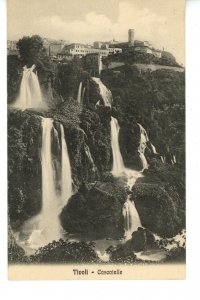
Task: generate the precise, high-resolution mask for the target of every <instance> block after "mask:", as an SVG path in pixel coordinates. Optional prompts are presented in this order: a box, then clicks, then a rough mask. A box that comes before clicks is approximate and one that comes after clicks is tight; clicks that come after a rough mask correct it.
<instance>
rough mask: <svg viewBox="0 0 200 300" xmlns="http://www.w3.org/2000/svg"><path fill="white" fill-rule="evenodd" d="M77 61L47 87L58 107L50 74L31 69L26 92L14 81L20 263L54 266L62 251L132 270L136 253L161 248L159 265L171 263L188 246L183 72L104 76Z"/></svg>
mask: <svg viewBox="0 0 200 300" xmlns="http://www.w3.org/2000/svg"><path fill="white" fill-rule="evenodd" d="M72 63H73V64H74V65H72ZM72 63H68V64H65V65H61V66H58V67H57V68H58V70H57V72H56V73H55V75H54V76H55V78H54V79H52V80H51V84H50V85H49V84H48V86H50V87H51V89H52V91H51V94H52V95H55V97H56V104H55V105H53V106H52V103H50V102H48V93H47V90H45V89H47V84H46V82H47V81H48V80H49V79H48V78H49V77H48V76H49V75H48V74H46V73H45V72H47V71H44V70H43V73H42V72H41V69H40V68H38V67H37V66H36V70H37V69H38V75H37V74H36V73H35V71H34V68H35V67H34V66H33V67H30V68H27V67H24V71H23V75H22V77H21V78H22V80H21V86H20V87H19V86H14V84H15V83H16V80H13V78H14V77H13V75H12V76H10V80H9V81H8V84H9V85H10V86H12V89H14V88H15V89H16V91H17V88H18V90H19V91H20V92H19V96H18V97H16V98H15V99H17V100H16V101H15V99H12V101H11V100H9V106H8V110H9V115H8V145H9V147H8V156H9V161H8V163H9V174H8V178H9V195H8V196H9V198H8V206H9V219H10V226H11V229H12V232H13V235H14V238H15V240H16V243H17V244H18V245H19V246H20V247H22V249H24V251H25V254H24V255H23V257H25V258H20V259H21V260H22V262H23V259H25V260H27V261H31V262H35V261H37V262H43V261H44V259H49V260H50V259H51V260H53V257H55V256H56V255H57V254H56V253H59V251H61V249H62V251H64V252H63V253H65V254H64V256H63V257H66V258H65V260H66V261H65V262H66V263H67V262H71V261H78V262H79V261H81V260H82V259H83V260H84V259H86V257H87V259H86V261H87V262H97V261H98V260H99V261H100V262H102V261H104V262H120V260H122V261H124V262H125V261H129V259H130V262H132V263H133V262H138V261H140V260H142V257H146V256H145V255H143V256H142V255H138V258H137V257H136V256H135V254H134V253H138V252H141V251H144V253H145V251H146V250H149V249H151V250H152V249H154V250H155V249H156V251H157V252H158V254H159V255H158V260H159V257H162V259H161V260H164V261H165V260H166V261H168V260H169V257H170V259H171V260H173V257H174V255H175V254H174V252H176V254H177V252H180V253H181V255H182V253H183V248H184V247H183V243H182V244H181V243H180V242H179V240H178V241H177V238H176V239H175V237H176V235H177V234H179V233H180V232H181V231H182V230H183V229H185V202H184V144H183V141H184V124H183V122H184V120H183V119H182V113H183V112H184V99H183V93H182V91H183V89H184V83H183V78H182V76H183V74H182V73H181V74H180V73H177V72H175V71H174V72H173V71H171V70H170V71H166V70H165V71H163V70H156V71H154V72H152V73H150V74H148V73H147V72H145V73H144V74H141V73H140V72H138V71H137V70H136V69H134V67H132V66H127V65H126V66H121V67H120V68H119V70H118V72H117V73H116V70H114V71H113V70H109V69H108V70H102V72H101V74H100V78H97V77H91V76H90V74H89V73H87V72H86V71H85V70H84V68H83V67H84V66H81V67H80V68H79V65H78V63H77V62H72ZM75 66H76V68H75ZM19 70H20V69H18V72H19ZM64 70H65V71H64ZM39 71H40V72H39ZM63 74H64V75H63ZM47 75H48V76H47ZM37 76H38V77H37ZM45 76H46V77H45ZM63 76H64V78H63ZM45 80H46V81H45ZM66 81H67V85H68V87H67V92H65V89H66V86H64V82H66ZM39 82H40V83H39ZM62 82H63V83H62ZM70 82H71V83H70ZM174 82H176V85H175V84H174ZM69 84H71V86H70V88H69ZM166 84H167V85H168V86H170V88H171V94H170V90H167V92H166V93H165V89H166ZM155 86H156V87H157V91H158V92H157V93H156V92H155V90H156V89H155ZM107 87H109V89H108V88H107ZM177 87H178V88H177ZM44 91H45V92H44ZM172 92H173V94H176V95H175V96H174V97H173V96H172V97H171V95H172ZM15 94H16V93H15ZM44 94H45V96H44ZM179 94H180V95H179ZM13 95H14V94H13ZM169 95H170V96H169ZM61 96H62V97H61ZM9 99H10V98H9ZM173 101H174V102H173ZM13 103H14V104H13ZM166 124H169V126H166ZM154 145H155V146H154ZM166 224H167V226H166ZM157 236H159V238H157ZM181 237H182V235H181ZM170 239H171V240H170ZM174 239H175V241H177V242H174ZM164 241H165V242H164ZM91 243H95V245H94V246H92V244H91ZM169 243H172V244H173V245H175V246H173V249H171V248H170V249H168V248H169V247H168V246H169ZM12 247H13V246H12ZM15 247H17V246H15ZM56 249H57V250H56ZM75 249H77V251H78V252H77V253H79V254H77V256H76V257H75V254H74V253H75V252H74V251H75ZM52 251H55V254H54V256H53V252H52ZM163 251H164V252H165V255H164V256H163V255H162V256H161V255H160V253H161V252H163ZM11 252H12V251H11ZM172 252H173V253H172ZM51 253H52V254H51ZM69 253H70V255H69ZM81 253H86V254H87V255H86V256H85V258H84V257H83V254H81ZM127 253H128V254H127ZM30 254H31V255H30ZM162 254H163V253H162ZM12 255H13V254H11V256H12ZM65 255H66V256H65ZM127 255H128V256H127ZM139 257H140V258H139ZM60 259H61V258H60ZM62 259H64V258H62ZM145 259H146V258H145ZM150 259H151V257H150ZM18 261H19V258H18Z"/></svg>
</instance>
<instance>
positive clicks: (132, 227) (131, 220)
mask: <svg viewBox="0 0 200 300" xmlns="http://www.w3.org/2000/svg"><path fill="white" fill-rule="evenodd" d="M123 215H124V220H125V226H124V229H125V239H126V240H128V239H131V237H132V233H133V232H134V231H137V229H138V227H142V225H141V222H140V217H139V215H138V212H137V210H136V208H135V203H134V201H131V200H130V195H129V196H128V198H127V200H126V202H125V203H124V207H123Z"/></svg>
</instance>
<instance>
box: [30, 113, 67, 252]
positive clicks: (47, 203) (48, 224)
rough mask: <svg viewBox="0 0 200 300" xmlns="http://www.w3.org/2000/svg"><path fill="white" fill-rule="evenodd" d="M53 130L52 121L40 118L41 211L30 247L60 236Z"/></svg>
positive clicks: (31, 236) (32, 234)
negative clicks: (52, 149) (52, 140)
mask: <svg viewBox="0 0 200 300" xmlns="http://www.w3.org/2000/svg"><path fill="white" fill-rule="evenodd" d="M53 128H54V127H53V120H52V119H50V118H42V149H41V165H42V210H41V212H40V214H39V217H38V220H39V221H38V223H37V226H36V230H33V231H32V233H31V235H30V237H29V240H28V243H29V244H30V245H31V247H40V246H44V245H46V244H48V243H49V242H51V241H53V240H58V239H59V238H60V234H61V231H60V222H59V218H58V205H59V203H58V202H57V195H56V187H55V185H56V184H55V180H54V178H55V177H54V169H53V164H52V153H51V133H52V131H53ZM53 132H54V131H53ZM33 224H34V222H33ZM34 225H35V224H34ZM33 227H34V226H33Z"/></svg>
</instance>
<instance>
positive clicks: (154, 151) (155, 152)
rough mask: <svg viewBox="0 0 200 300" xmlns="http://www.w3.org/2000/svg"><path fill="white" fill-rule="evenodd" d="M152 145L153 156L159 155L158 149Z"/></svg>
mask: <svg viewBox="0 0 200 300" xmlns="http://www.w3.org/2000/svg"><path fill="white" fill-rule="evenodd" d="M150 144H151V149H152V152H153V154H158V152H157V150H156V147H155V146H154V145H153V144H152V143H150Z"/></svg>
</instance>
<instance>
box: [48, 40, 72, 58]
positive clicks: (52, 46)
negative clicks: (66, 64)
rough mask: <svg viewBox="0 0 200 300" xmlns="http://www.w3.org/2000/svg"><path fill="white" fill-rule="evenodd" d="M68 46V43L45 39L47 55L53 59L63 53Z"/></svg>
mask: <svg viewBox="0 0 200 300" xmlns="http://www.w3.org/2000/svg"><path fill="white" fill-rule="evenodd" d="M67 44H69V42H68V41H64V40H53V39H49V38H43V46H44V48H45V49H46V53H47V55H49V56H52V57H55V56H57V54H58V53H59V52H61V50H62V49H63V48H64V46H65V45H67Z"/></svg>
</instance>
